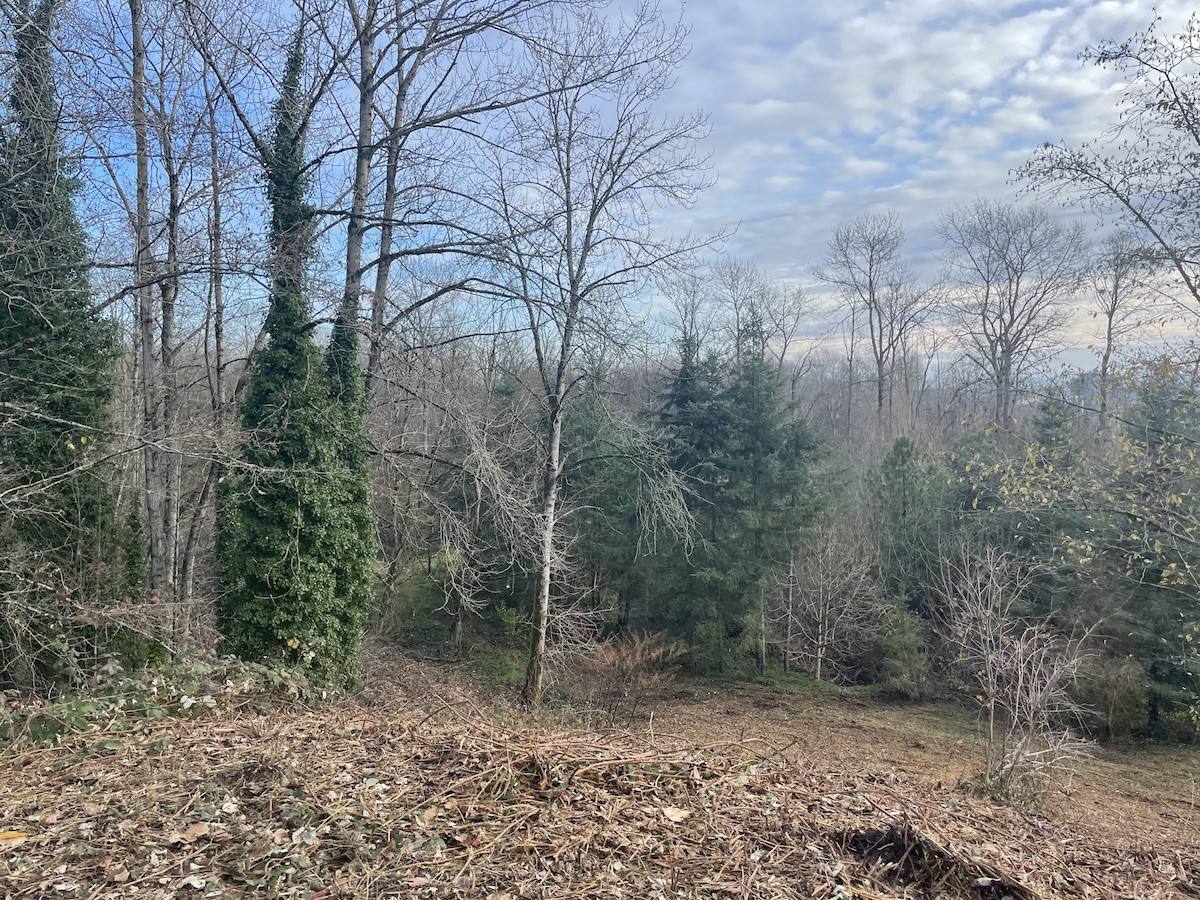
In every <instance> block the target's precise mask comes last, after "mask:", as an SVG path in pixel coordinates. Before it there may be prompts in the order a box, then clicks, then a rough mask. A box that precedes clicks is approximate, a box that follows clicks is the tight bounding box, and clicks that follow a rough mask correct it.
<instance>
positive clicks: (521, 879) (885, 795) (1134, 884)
mask: <svg viewBox="0 0 1200 900" xmlns="http://www.w3.org/2000/svg"><path fill="white" fill-rule="evenodd" d="M371 678H372V682H371V684H372V687H371V690H369V691H367V692H365V693H364V695H363V696H362V697H360V698H359V699H357V700H355V701H347V702H343V703H340V704H337V705H334V706H332V707H328V708H324V709H320V710H312V711H303V710H301V711H291V712H279V713H275V714H272V715H270V716H268V717H262V716H258V715H255V714H253V713H251V712H249V711H243V712H228V713H222V714H218V715H214V716H212V717H211V718H206V719H200V720H195V721H172V722H159V723H154V724H153V725H152V726H149V727H148V728H147V729H145V730H143V731H142V732H139V733H138V734H136V735H131V734H126V735H123V736H122V740H121V742H120V746H119V749H110V750H104V749H101V748H102V746H104V745H103V742H104V741H105V740H110V739H111V736H105V735H103V734H90V735H84V736H79V737H76V738H73V739H71V740H70V741H68V742H66V743H65V744H64V745H63V746H60V747H56V748H53V749H44V748H25V749H22V750H19V751H17V752H13V753H10V754H9V755H8V756H6V757H3V758H0V831H3V832H4V833H5V834H4V835H0V892H2V893H3V896H4V897H6V898H18V897H21V898H25V897H68V898H71V897H86V898H100V897H156V898H158V897H161V898H166V897H192V896H195V897H202V896H221V897H242V896H254V897H296V898H299V897H309V898H333V897H346V898H350V897H355V898H375V897H378V898H383V897H405V898H407V897H462V898H481V900H482V898H489V900H517V898H598V897H628V898H668V897H671V898H674V897H695V898H701V897H703V898H710V897H713V898H715V897H760V898H802V897H803V898H808V897H815V898H854V897H858V898H864V900H871V898H892V897H934V896H938V897H945V898H959V897H961V898H995V900H999V898H1001V897H1006V896H1009V897H1013V898H1018V900H1019V898H1031V897H1046V898H1058V897H1062V898H1067V897H1070V898H1078V897H1094V898H1114V900H1115V898H1121V900H1125V898H1129V897H1139V898H1163V900H1166V898H1174V900H1179V898H1181V897H1182V896H1183V895H1182V894H1181V893H1179V892H1180V891H1181V890H1185V891H1188V890H1195V889H1196V888H1197V886H1198V885H1197V882H1198V880H1200V879H1198V873H1200V840H1194V841H1193V842H1192V843H1191V844H1190V845H1184V844H1180V843H1177V842H1176V843H1167V844H1165V845H1164V846H1162V847H1160V848H1158V849H1155V850H1148V851H1139V852H1137V853H1134V854H1132V855H1130V854H1127V853H1125V851H1124V849H1123V848H1121V847H1110V846H1104V845H1100V844H1098V843H1097V842H1096V841H1095V840H1094V839H1093V837H1092V836H1090V834H1089V833H1088V832H1087V831H1081V830H1080V829H1078V828H1075V827H1073V826H1071V825H1069V824H1065V823H1062V822H1056V821H1053V820H1051V819H1050V818H1045V817H1041V818H1039V817H1033V816H1029V815H1024V814H1021V813H1018V812H1015V811H1012V810H1009V809H1003V808H995V807H991V806H988V805H986V804H983V803H980V802H977V801H974V800H972V799H970V798H967V797H965V796H963V795H961V794H958V793H956V792H954V791H953V790H952V789H950V788H945V789H936V788H933V787H932V786H930V785H928V784H922V785H920V789H914V787H913V785H912V784H910V783H908V782H907V781H906V780H905V779H904V778H903V777H901V776H899V775H897V774H895V773H892V772H889V771H886V770H878V771H870V770H865V769H861V768H860V769H857V770H850V769H849V768H847V767H846V766H843V765H837V764H830V763H829V762H828V761H823V760H821V759H820V757H819V755H818V754H817V753H815V752H814V751H810V752H809V753H808V758H807V759H805V758H804V756H798V755H796V753H795V748H793V749H792V750H791V751H786V750H779V749H776V748H775V746H773V745H774V744H776V743H777V742H776V741H774V740H771V739H770V738H771V737H773V736H770V735H768V736H767V737H768V739H764V737H763V733H762V730H761V729H756V730H755V731H754V732H753V733H751V732H750V731H747V732H746V733H744V734H740V735H728V736H727V735H723V734H721V735H710V736H707V737H708V739H705V740H702V741H696V740H694V739H689V738H678V737H663V736H662V735H661V734H658V733H655V731H652V730H651V729H649V728H646V729H642V730H640V731H638V732H630V731H615V730H612V731H583V730H573V729H565V728H562V727H561V726H556V725H555V724H554V723H548V722H545V721H543V722H538V721H533V720H530V719H528V718H527V717H524V716H522V715H521V714H519V713H517V712H515V711H511V710H509V711H505V710H503V709H500V710H496V709H493V708H485V707H484V706H483V705H482V704H481V703H480V702H479V701H478V700H476V699H475V698H474V697H473V696H472V695H471V694H470V692H469V691H465V690H462V689H459V688H456V687H455V686H454V685H452V684H448V683H445V682H442V681H438V682H436V683H431V682H429V681H426V680H425V679H424V678H423V677H422V672H421V671H420V670H419V669H417V668H416V667H415V666H413V665H411V664H409V665H399V664H393V665H391V666H389V669H388V671H387V673H386V674H385V673H380V672H375V673H374V674H373V675H372V676H371ZM723 702H726V701H723ZM831 702H832V701H831ZM672 708H674V709H675V710H676V711H677V712H678V713H679V714H680V716H681V718H680V719H679V721H678V722H677V723H676V724H680V725H686V722H685V721H684V719H683V718H682V716H683V715H684V714H685V713H686V712H687V710H688V708H689V707H688V705H687V703H680V702H675V703H673V704H672ZM702 708H703V702H702V701H701V702H699V703H697V704H696V709H695V711H697V712H699V711H700V710H701V709H702ZM773 712H780V710H773ZM657 718H658V720H659V721H660V722H661V718H662V717H661V716H659V717H657ZM743 721H744V723H750V724H753V721H754V720H753V719H744V720H743ZM684 730H686V729H684ZM777 737H783V738H786V737H787V735H779V736H777ZM107 746H110V747H114V748H116V747H118V744H117V743H116V742H115V741H114V742H111V743H109V744H108V745H107Z"/></svg>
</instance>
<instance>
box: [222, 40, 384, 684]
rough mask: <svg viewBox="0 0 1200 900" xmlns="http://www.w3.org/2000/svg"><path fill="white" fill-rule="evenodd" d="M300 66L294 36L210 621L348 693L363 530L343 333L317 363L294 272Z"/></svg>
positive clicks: (232, 637)
mask: <svg viewBox="0 0 1200 900" xmlns="http://www.w3.org/2000/svg"><path fill="white" fill-rule="evenodd" d="M302 63H303V55H302V52H301V44H300V40H299V37H298V38H297V41H296V43H295V44H294V45H293V47H292V50H291V52H290V53H289V55H288V62H287V68H286V72H285V76H284V81H283V87H282V92H281V95H280V99H279V101H278V103H277V104H276V106H275V132H274V138H273V142H272V148H273V149H272V152H271V154H270V156H269V158H268V159H267V161H266V177H267V197H268V199H269V201H270V203H271V210H272V228H271V248H272V262H271V266H272V272H271V274H272V286H271V302H270V309H269V311H268V313H267V322H266V330H267V334H268V342H267V346H266V347H265V348H264V349H263V351H262V352H261V354H260V355H259V356H258V358H257V359H256V360H255V363H254V370H253V374H252V376H251V380H250V386H249V388H248V390H247V394H246V399H245V401H244V403H243V406H242V423H243V425H244V427H245V429H246V431H247V439H246V443H245V445H244V446H243V449H242V465H241V466H240V467H239V468H238V469H237V470H236V472H235V473H234V474H233V475H232V476H231V477H229V478H227V481H226V485H225V489H224V492H223V497H222V516H221V523H220V526H221V527H220V534H219V536H218V543H219V549H218V553H219V557H220V564H221V575H222V580H223V583H224V587H225V593H224V595H223V597H222V599H221V603H220V605H219V608H218V625H219V627H220V629H221V631H222V633H223V634H224V635H225V638H226V641H227V644H226V647H227V649H228V650H229V651H230V652H232V653H235V654H237V655H239V656H242V657H244V658H246V659H250V660H263V659H272V658H279V659H282V660H284V661H286V662H287V663H289V664H292V665H297V666H301V667H303V668H305V669H306V670H307V671H309V672H310V673H311V674H312V675H313V677H314V678H316V679H317V680H319V681H321V682H325V683H329V684H333V685H337V686H339V687H349V686H352V685H354V684H355V683H356V681H357V678H358V670H359V650H360V646H361V641H362V628H363V622H364V620H365V618H366V614H367V610H368V608H369V605H370V594H371V583H372V582H371V576H372V560H373V558H374V556H375V536H374V530H373V522H372V519H371V513H370V505H369V486H368V482H367V475H366V439H365V434H364V429H365V413H364V411H363V403H364V401H363V399H362V388H361V386H360V384H359V382H360V380H361V379H360V374H359V372H358V368H357V361H356V348H355V347H354V346H353V335H352V334H349V333H347V330H346V329H345V328H341V327H339V328H337V329H335V332H334V339H333V341H332V343H331V346H330V350H329V352H328V353H327V354H325V356H324V357H323V356H322V354H321V352H320V351H319V350H318V348H317V347H316V345H315V343H314V341H313V337H312V328H311V326H310V315H309V310H308V302H307V299H306V285H305V277H304V271H305V266H306V263H307V261H308V259H309V257H310V255H311V249H312V226H313V216H314V211H313V209H312V207H311V206H310V205H309V204H308V203H307V201H306V200H305V195H306V192H307V188H308V179H307V175H306V169H305V164H304V130H305V127H306V117H305V111H304V101H303V99H302V98H301V96H300V89H299V82H300V73H301V68H302Z"/></svg>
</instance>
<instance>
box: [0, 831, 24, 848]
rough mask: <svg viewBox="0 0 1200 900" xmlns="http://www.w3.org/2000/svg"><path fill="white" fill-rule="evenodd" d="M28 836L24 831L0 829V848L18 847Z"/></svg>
mask: <svg viewBox="0 0 1200 900" xmlns="http://www.w3.org/2000/svg"><path fill="white" fill-rule="evenodd" d="M28 837H29V835H27V834H26V833H25V832H24V831H0V850H9V849H11V848H13V847H19V846H20V845H21V844H23V843H25V841H26V839H27V838H28Z"/></svg>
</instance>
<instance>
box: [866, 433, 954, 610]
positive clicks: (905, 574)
mask: <svg viewBox="0 0 1200 900" xmlns="http://www.w3.org/2000/svg"><path fill="white" fill-rule="evenodd" d="M866 487H867V495H868V496H867V500H868V505H869V508H870V510H871V515H872V518H873V519H874V529H875V533H876V535H877V540H878V544H879V555H880V558H881V560H882V570H883V571H882V573H881V574H882V577H883V585H884V589H885V591H886V592H887V594H888V595H889V596H890V597H894V598H896V599H898V600H900V601H902V602H903V603H904V604H905V605H906V606H907V607H908V608H910V609H913V610H920V611H922V612H926V613H928V611H929V609H930V606H931V603H930V600H929V598H928V596H927V589H928V587H929V585H931V584H933V582H934V578H935V574H936V572H937V566H938V551H939V546H938V545H939V542H940V539H941V536H940V533H941V531H942V528H943V525H944V519H945V518H946V515H945V513H946V503H947V498H946V475H945V473H944V472H943V471H941V470H939V469H938V468H937V467H936V466H932V465H928V464H926V463H925V462H924V461H923V460H922V459H921V454H920V451H919V450H918V449H917V447H916V445H915V444H913V442H912V441H911V440H909V439H908V438H906V437H900V438H897V439H896V441H895V443H894V444H893V445H892V449H891V451H890V452H889V453H888V455H887V456H886V457H885V458H884V460H883V462H882V463H880V466H879V468H878V469H877V470H875V471H874V472H871V473H870V474H869V475H868V478H867V486H866Z"/></svg>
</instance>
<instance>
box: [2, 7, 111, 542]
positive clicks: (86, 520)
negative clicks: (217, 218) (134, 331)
mask: <svg viewBox="0 0 1200 900" xmlns="http://www.w3.org/2000/svg"><path fill="white" fill-rule="evenodd" d="M53 16H54V3H53V0H41V2H39V3H37V4H36V5H30V4H29V3H28V0H26V2H24V3H22V4H20V5H19V6H18V7H17V8H16V9H14V10H13V11H12V13H11V14H10V18H9V24H10V26H11V27H12V29H13V41H14V44H15V48H14V49H15V53H14V56H15V61H16V68H15V74H14V78H13V82H12V89H11V94H10V96H9V98H8V105H9V107H10V109H11V111H12V126H11V128H10V129H8V130H7V131H5V132H4V133H3V134H0V298H2V301H3V302H2V303H0V373H2V374H3V377H0V404H3V418H4V420H6V422H7V425H6V427H5V428H4V429H3V431H2V432H0V455H2V458H3V464H4V467H5V468H10V467H11V470H12V471H14V472H15V473H17V474H18V476H19V477H20V478H21V480H22V481H23V482H24V483H25V484H27V485H39V486H44V487H43V491H42V497H41V498H40V499H39V505H40V506H41V509H40V513H41V514H40V515H33V516H27V517H23V520H22V525H21V532H22V535H23V536H24V537H25V539H26V540H28V541H29V542H30V543H31V544H33V545H35V546H36V547H38V548H39V549H42V550H54V551H57V552H58V554H59V556H60V559H65V558H67V557H71V556H75V555H76V554H78V553H80V552H82V551H83V550H84V549H85V546H86V544H87V543H88V540H89V539H88V537H87V536H86V535H87V534H89V533H91V534H92V538H93V539H94V537H95V530H96V529H97V528H103V527H106V525H107V522H108V519H109V517H110V515H111V503H110V502H109V501H108V498H107V497H106V496H105V495H106V494H107V492H106V490H105V489H104V484H103V480H102V479H100V478H92V477H88V476H87V475H85V474H81V473H75V474H71V477H66V478H64V477H63V476H64V475H67V474H69V473H72V470H74V469H76V468H77V467H78V466H79V463H80V461H81V458H82V457H83V456H85V455H86V454H87V452H88V448H89V446H92V447H94V446H95V443H96V441H97V440H99V439H101V438H103V437H104V436H105V434H106V433H107V431H108V429H109V426H110V404H111V401H112V392H113V376H112V365H113V360H114V356H115V353H116V345H115V333H114V330H113V328H112V326H111V323H109V322H106V321H104V320H103V319H101V318H100V317H99V315H98V314H97V313H96V312H95V311H94V309H93V307H92V302H91V294H90V290H89V287H88V253H87V249H86V241H85V236H84V232H83V228H82V227H81V226H80V224H79V220H78V218H77V217H76V215H75V207H74V196H75V192H76V189H77V182H76V181H75V180H74V179H73V178H71V177H69V174H68V166H67V162H66V160H65V159H64V158H63V154H62V149H61V142H60V138H59V131H58V122H59V108H58V102H57V100H56V98H55V92H54V74H53V58H52V55H51V45H50V31H51V27H52V24H53Z"/></svg>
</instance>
